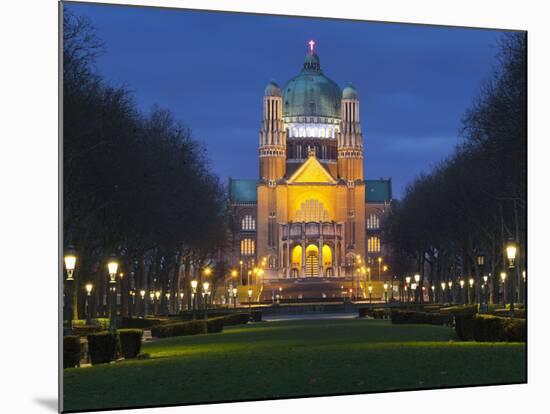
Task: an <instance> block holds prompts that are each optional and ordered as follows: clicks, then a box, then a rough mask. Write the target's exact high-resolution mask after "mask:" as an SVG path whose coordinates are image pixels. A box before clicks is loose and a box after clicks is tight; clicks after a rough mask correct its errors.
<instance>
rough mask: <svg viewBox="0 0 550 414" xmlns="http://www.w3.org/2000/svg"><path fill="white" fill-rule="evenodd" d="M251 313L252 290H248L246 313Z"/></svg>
mask: <svg viewBox="0 0 550 414" xmlns="http://www.w3.org/2000/svg"><path fill="white" fill-rule="evenodd" d="M251 312H252V289H250V288H249V289H248V313H251Z"/></svg>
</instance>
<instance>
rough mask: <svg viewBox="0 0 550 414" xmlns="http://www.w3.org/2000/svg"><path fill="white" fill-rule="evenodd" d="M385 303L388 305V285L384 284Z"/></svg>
mask: <svg viewBox="0 0 550 414" xmlns="http://www.w3.org/2000/svg"><path fill="white" fill-rule="evenodd" d="M384 302H385V303H388V284H387V283H386V282H384Z"/></svg>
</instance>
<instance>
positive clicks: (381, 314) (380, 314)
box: [358, 308, 388, 319]
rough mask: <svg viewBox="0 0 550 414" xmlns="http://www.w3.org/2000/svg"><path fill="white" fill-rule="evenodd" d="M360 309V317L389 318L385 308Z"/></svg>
mask: <svg viewBox="0 0 550 414" xmlns="http://www.w3.org/2000/svg"><path fill="white" fill-rule="evenodd" d="M358 311H359V317H360V318H364V317H366V316H368V317H370V318H374V319H386V318H388V312H387V311H386V309H384V308H374V309H373V308H359V309H358Z"/></svg>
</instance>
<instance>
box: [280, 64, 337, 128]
mask: <svg viewBox="0 0 550 414" xmlns="http://www.w3.org/2000/svg"><path fill="white" fill-rule="evenodd" d="M341 99H342V91H341V90H340V88H339V86H338V85H337V84H336V83H335V82H334V81H332V80H331V79H329V78H327V77H326V76H325V75H324V74H323V71H322V70H321V63H320V60H319V56H317V55H316V54H315V53H309V54H308V55H306V58H305V61H304V67H303V69H302V71H301V72H300V73H299V74H298V75H297V76H295V77H294V78H292V79H291V80H289V81H288V83H287V84H286V85H285V87H284V89H283V116H285V117H293V116H321V117H330V118H340V117H341V113H340V105H341V102H340V101H341Z"/></svg>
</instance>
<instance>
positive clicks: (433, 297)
mask: <svg viewBox="0 0 550 414" xmlns="http://www.w3.org/2000/svg"><path fill="white" fill-rule="evenodd" d="M432 300H433V301H434V302H435V285H433V284H432Z"/></svg>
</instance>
